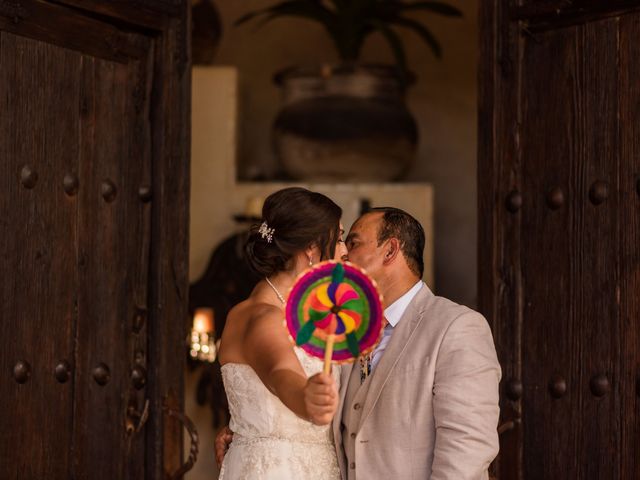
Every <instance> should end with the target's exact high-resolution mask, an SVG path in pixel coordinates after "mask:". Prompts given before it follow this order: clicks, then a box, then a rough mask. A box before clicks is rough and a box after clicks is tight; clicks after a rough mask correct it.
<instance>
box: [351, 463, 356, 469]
mask: <svg viewBox="0 0 640 480" xmlns="http://www.w3.org/2000/svg"><path fill="white" fill-rule="evenodd" d="M349 468H350V469H351V470H355V469H356V462H351V463H350V464H349Z"/></svg>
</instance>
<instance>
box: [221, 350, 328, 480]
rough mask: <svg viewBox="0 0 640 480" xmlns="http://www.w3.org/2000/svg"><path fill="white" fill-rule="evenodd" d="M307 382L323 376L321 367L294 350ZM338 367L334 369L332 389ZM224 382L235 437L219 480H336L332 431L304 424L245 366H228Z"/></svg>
mask: <svg viewBox="0 0 640 480" xmlns="http://www.w3.org/2000/svg"><path fill="white" fill-rule="evenodd" d="M294 350H295V352H296V356H297V357H298V359H299V360H300V363H301V365H302V368H303V369H304V371H305V373H306V374H307V376H311V375H314V374H316V373H318V372H320V371H322V361H321V360H319V359H317V358H313V357H310V356H309V355H307V354H306V353H305V352H304V351H302V350H301V349H299V348H297V347H294ZM339 370H340V369H339V367H337V368H336V367H335V366H334V367H333V376H334V378H335V379H336V383H338V386H339V382H340V371H339ZM222 379H223V381H224V388H225V390H226V392H227V398H228V400H229V410H230V412H231V421H230V423H229V427H230V428H231V430H232V431H233V432H234V434H233V442H232V443H231V446H230V447H229V450H228V451H227V453H226V455H225V457H224V462H223V463H222V470H221V471H220V477H219V478H220V479H224V480H244V479H250V480H258V479H260V480H262V479H264V480H287V479H292V480H293V479H296V480H298V479H300V480H306V479H310V480H340V470H339V468H338V461H337V458H336V452H335V447H334V445H333V434H332V432H331V425H326V426H322V427H319V426H316V425H312V424H311V423H310V422H307V421H305V420H302V419H301V418H299V417H298V416H296V415H295V414H294V413H293V412H292V411H291V410H289V409H288V408H287V407H285V406H284V404H283V403H282V402H281V401H280V399H279V398H278V397H276V396H275V395H273V394H272V393H271V392H269V390H267V388H266V387H265V386H264V384H263V383H262V382H261V381H260V379H259V378H258V375H257V374H256V373H255V371H254V370H253V369H252V368H251V367H250V366H248V365H242V364H237V363H227V364H226V365H223V366H222Z"/></svg>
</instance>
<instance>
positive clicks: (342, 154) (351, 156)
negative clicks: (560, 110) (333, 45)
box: [273, 65, 418, 182]
mask: <svg viewBox="0 0 640 480" xmlns="http://www.w3.org/2000/svg"><path fill="white" fill-rule="evenodd" d="M275 81H276V83H277V84H278V85H280V86H281V87H282V90H283V96H284V105H283V108H282V109H281V110H280V112H279V113H278V116H277V118H276V120H275V123H274V126H273V138H274V146H275V150H276V154H277V156H278V158H279V159H280V161H281V163H282V167H283V169H284V171H285V172H286V173H287V174H288V175H289V176H290V177H292V178H294V179H299V180H313V181H327V182H333V181H354V182H355V181H359V182H371V181H389V180H397V179H400V178H402V176H403V175H404V174H405V173H406V172H407V170H408V168H409V167H410V166H411V164H412V162H413V159H414V156H415V150H416V144H417V138H418V133H417V128H416V123H415V120H414V119H413V116H412V115H411V113H410V112H409V111H408V110H407V108H406V106H405V103H404V89H405V88H404V87H405V85H406V84H407V82H406V81H403V78H401V77H400V76H399V75H398V73H397V70H396V69H395V68H393V67H390V66H389V67H387V66H378V65H355V66H338V67H324V68H319V69H315V70H313V69H301V68H292V69H288V70H284V71H282V72H280V73H279V74H277V75H276V78H275Z"/></svg>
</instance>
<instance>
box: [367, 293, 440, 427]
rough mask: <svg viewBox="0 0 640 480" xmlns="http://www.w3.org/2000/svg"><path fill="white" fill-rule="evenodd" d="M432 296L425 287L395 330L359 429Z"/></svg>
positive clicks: (375, 373)
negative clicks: (426, 302)
mask: <svg viewBox="0 0 640 480" xmlns="http://www.w3.org/2000/svg"><path fill="white" fill-rule="evenodd" d="M432 295H433V294H432V293H431V291H430V290H429V288H428V287H427V286H426V285H423V287H422V288H421V289H420V291H418V293H417V294H416V296H415V297H414V298H413V300H412V301H411V303H410V304H409V305H408V306H407V309H406V310H405V312H404V314H403V315H402V318H401V319H400V321H399V322H398V324H397V325H396V327H395V328H394V330H393V334H392V335H391V340H389V344H388V345H387V348H386V349H385V351H384V353H383V354H382V358H381V359H380V362H379V363H378V365H377V366H376V368H375V370H374V371H373V375H371V378H370V379H369V381H370V382H371V384H370V385H369V391H368V392H367V396H366V398H365V401H364V406H363V409H362V416H361V417H360V425H359V427H360V426H362V424H363V423H364V421H365V420H366V419H367V417H368V416H369V414H370V413H371V410H372V409H373V407H374V406H375V404H376V402H377V401H378V398H379V397H380V393H381V392H382V388H383V387H384V385H385V384H386V383H387V380H388V379H389V376H390V375H391V372H392V371H393V369H394V367H395V366H396V364H397V363H398V360H399V359H400V357H401V356H402V354H403V353H404V351H405V349H406V348H407V345H408V343H409V341H410V340H411V337H412V336H413V334H414V332H415V331H416V329H417V328H418V326H419V325H420V323H421V322H422V317H423V315H422V311H423V309H424V305H425V300H426V299H428V298H429V297H430V296H432Z"/></svg>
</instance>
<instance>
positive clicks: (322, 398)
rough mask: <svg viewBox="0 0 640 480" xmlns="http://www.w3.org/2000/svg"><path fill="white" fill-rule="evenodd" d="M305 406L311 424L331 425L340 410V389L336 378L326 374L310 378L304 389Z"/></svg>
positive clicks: (318, 374)
mask: <svg viewBox="0 0 640 480" xmlns="http://www.w3.org/2000/svg"><path fill="white" fill-rule="evenodd" d="M304 404H305V407H306V410H307V415H308V417H309V421H310V422H311V423H313V424H314V425H327V424H329V423H331V420H332V419H333V416H334V415H335V413H336V410H337V409H338V389H337V387H336V381H335V380H334V378H333V377H332V376H331V375H328V374H326V373H317V374H316V375H314V376H312V377H310V378H309V380H307V384H306V386H305V388H304Z"/></svg>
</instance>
